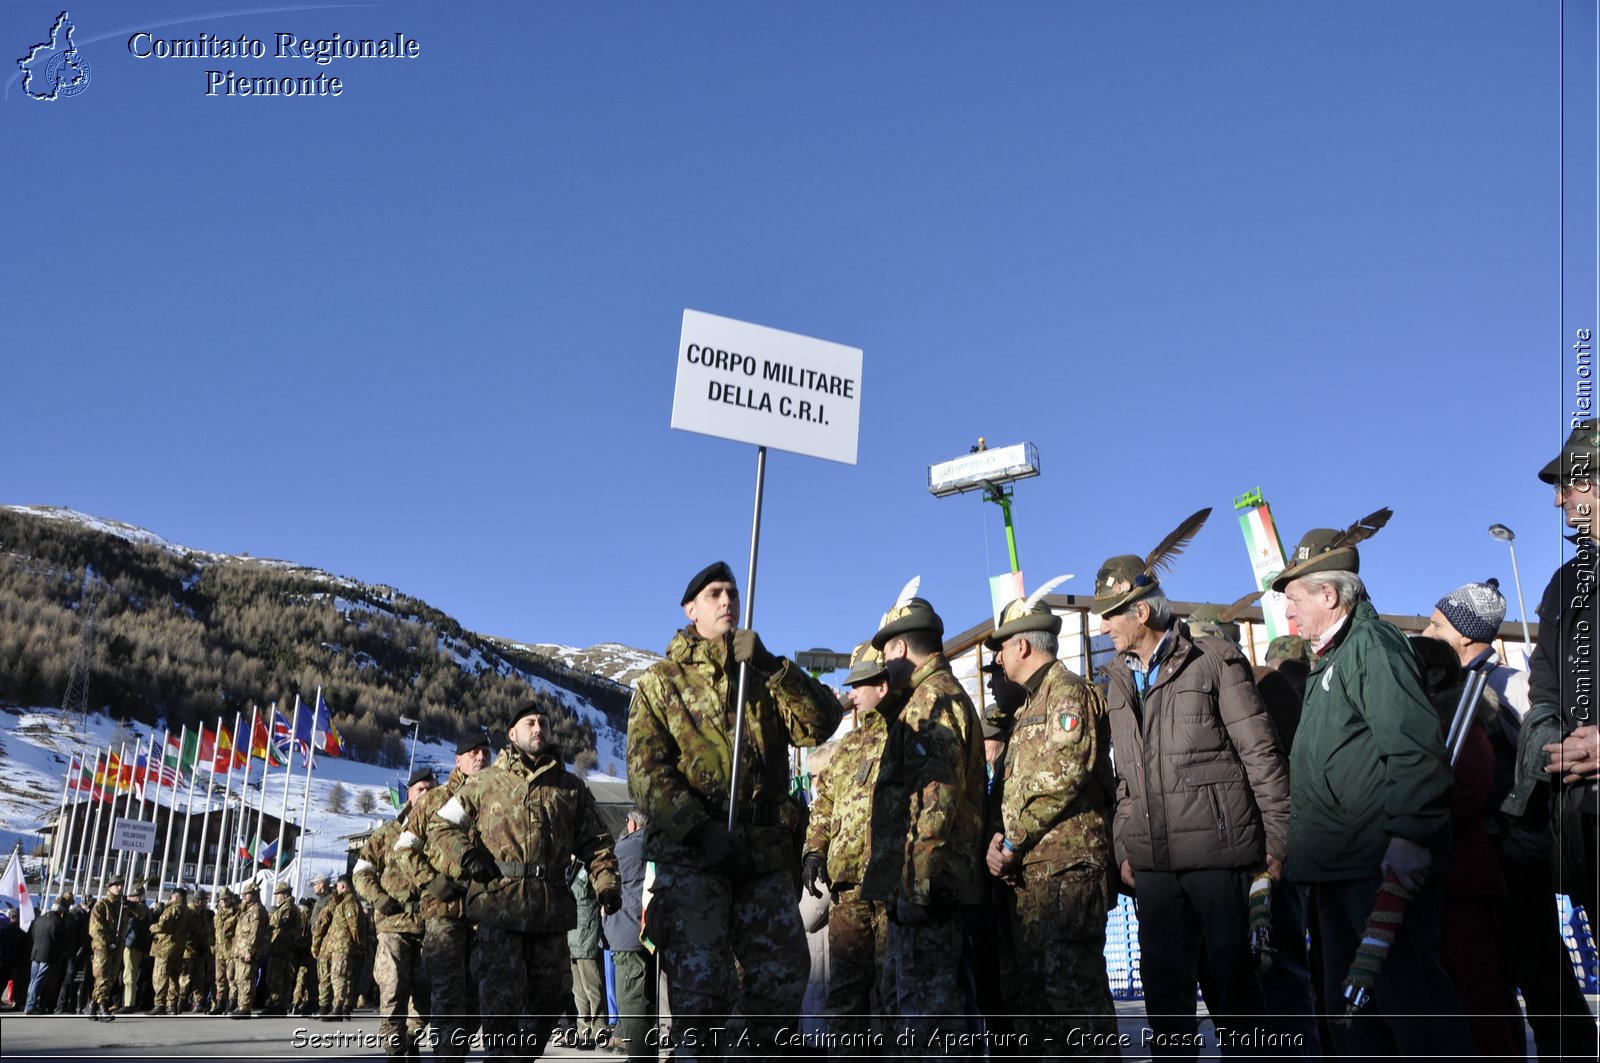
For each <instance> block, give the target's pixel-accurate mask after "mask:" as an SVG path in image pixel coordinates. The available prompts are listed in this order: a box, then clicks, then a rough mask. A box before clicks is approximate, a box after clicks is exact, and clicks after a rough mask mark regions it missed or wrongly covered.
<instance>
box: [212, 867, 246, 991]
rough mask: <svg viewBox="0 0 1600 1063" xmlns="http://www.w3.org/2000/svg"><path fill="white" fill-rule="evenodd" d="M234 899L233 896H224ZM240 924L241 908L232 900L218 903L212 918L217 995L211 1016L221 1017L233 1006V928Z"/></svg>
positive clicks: (229, 894) (228, 894)
mask: <svg viewBox="0 0 1600 1063" xmlns="http://www.w3.org/2000/svg"><path fill="white" fill-rule="evenodd" d="M223 896H225V897H230V898H231V897H232V896H233V894H231V893H227V894H224V895H223ZM238 922H239V906H238V904H236V903H235V902H234V901H232V900H222V901H218V903H217V910H216V912H215V913H213V914H212V916H211V929H212V946H211V949H212V958H213V966H214V967H215V968H216V983H217V993H216V1000H215V1001H214V1002H213V1003H212V1005H211V1014H213V1015H220V1014H222V1013H223V1012H224V1011H227V1010H228V1009H229V1008H230V1007H232V1006H233V1002H234V1000H235V997H234V995H233V988H234V986H233V971H232V963H233V928H234V927H235V926H236V925H237V924H238Z"/></svg>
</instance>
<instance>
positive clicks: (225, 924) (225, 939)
mask: <svg viewBox="0 0 1600 1063" xmlns="http://www.w3.org/2000/svg"><path fill="white" fill-rule="evenodd" d="M238 924H239V909H237V908H218V909H217V910H216V911H215V912H214V913H212V916H211V927H212V935H213V938H214V940H215V945H214V946H213V948H214V949H215V950H216V954H217V955H218V956H232V955H233V928H234V927H235V926H237V925H238Z"/></svg>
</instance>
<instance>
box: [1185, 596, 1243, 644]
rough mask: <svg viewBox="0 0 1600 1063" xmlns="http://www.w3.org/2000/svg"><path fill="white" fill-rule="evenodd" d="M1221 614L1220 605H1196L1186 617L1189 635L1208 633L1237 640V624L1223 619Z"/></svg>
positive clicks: (1214, 636) (1219, 637)
mask: <svg viewBox="0 0 1600 1063" xmlns="http://www.w3.org/2000/svg"><path fill="white" fill-rule="evenodd" d="M1222 614H1223V608H1222V607H1221V606H1220V605H1210V604H1207V605H1199V606H1196V607H1195V609H1194V611H1193V612H1191V613H1190V614H1189V617H1188V624H1189V633H1190V634H1191V635H1210V636H1211V637H1212V638H1218V639H1226V640H1227V641H1229V642H1238V641H1239V625H1238V624H1235V623H1234V622H1233V621H1231V620H1224V619H1223V618H1222Z"/></svg>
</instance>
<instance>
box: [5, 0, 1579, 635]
mask: <svg viewBox="0 0 1600 1063" xmlns="http://www.w3.org/2000/svg"><path fill="white" fill-rule="evenodd" d="M462 6H463V5H448V6H447V5H442V4H428V3H386V2H380V3H374V4H367V5H363V6H353V5H348V6H337V7H333V6H330V7H323V8H318V7H317V6H316V5H304V6H302V7H299V8H288V7H282V8H274V7H273V6H272V5H266V4H263V5H256V6H248V5H221V4H218V5H208V4H188V5H184V6H176V7H174V6H160V5H144V4H139V3H120V2H119V3H115V4H110V3H99V4H95V5H73V6H72V7H71V8H70V10H71V13H72V16H73V21H74V22H75V24H76V26H77V37H76V41H77V43H78V46H79V49H80V51H81V53H82V55H83V57H84V58H85V59H86V60H87V61H88V63H89V64H90V68H91V71H92V80H91V83H90V84H89V86H88V87H87V88H86V89H85V90H84V91H83V92H81V93H80V94H78V95H76V96H73V97H71V98H67V99H60V100H56V101H54V102H49V103H43V102H39V101H35V100H31V99H28V98H26V97H25V96H24V95H23V94H22V92H21V90H20V85H19V81H18V78H17V76H16V73H15V64H14V62H13V60H14V59H15V58H16V57H18V56H21V55H24V54H25V53H26V51H27V49H28V47H29V46H30V45H32V44H34V43H37V42H38V41H39V40H41V39H43V38H44V37H45V36H46V35H47V34H48V31H49V27H50V25H51V23H52V22H53V20H54V19H55V17H56V14H57V13H58V12H59V10H60V7H59V6H39V5H33V4H26V3H21V4H17V3H13V4H8V5H7V8H6V12H5V15H4V22H3V25H4V27H5V34H6V48H7V52H6V55H7V59H8V67H7V73H8V74H9V75H10V80H9V82H7V85H6V90H5V99H4V101H3V104H0V123H3V139H4V144H5V154H6V157H7V159H8V161H9V163H10V165H8V166H7V167H6V168H5V170H4V174H3V176H0V203H3V204H4V208H5V209H4V212H3V217H4V221H5V224H4V229H5V237H6V239H5V241H4V243H5V246H6V247H7V248H8V249H9V251H10V252H11V253H10V254H8V255H6V256H5V261H4V265H0V291H3V292H4V304H3V305H4V307H5V313H4V315H3V316H4V320H5V321H6V322H7V333H8V334H7V337H6V339H5V341H4V347H5V349H6V350H7V355H6V357H5V358H4V363H3V375H0V381H3V387H4V390H5V395H6V397H7V400H8V401H7V402H6V403H5V416H4V420H3V422H0V424H3V428H0V445H3V448H4V452H5V459H4V461H3V462H0V502H6V503H17V504H52V505H64V506H70V507H72V508H75V509H79V510H83V511H86V512H89V513H93V514H96V515H99V516H105V517H113V518H117V519H121V520H126V521H130V522H133V523H136V524H140V525H143V526H145V527H148V528H150V529H151V530H153V531H155V532H157V533H158V534H160V535H162V536H164V537H166V538H168V539H170V540H172V541H175V542H180V543H184V544H186V545H190V546H194V547H198V548H203V549H209V550H218V551H230V552H239V551H246V550H248V551H249V552H250V553H252V554H255V555H258V556H271V557H282V558H289V559H293V560H295V561H299V562H302V563H306V564H310V565H316V566H320V567H322V568H326V569H329V570H331V571H334V572H337V573H341V574H344V575H349V576H353V577H356V578H359V579H362V580H366V581H371V582H383V583H389V584H393V585H395V586H397V587H399V588H401V589H402V590H404V591H406V592H408V593H411V594H414V595H417V596H419V597H421V598H424V599H427V600H428V601H430V602H432V603H434V604H436V605H438V606H439V607H441V608H443V609H445V610H447V611H449V612H451V613H453V614H454V615H455V616H457V617H458V618H459V619H460V620H461V621H462V623H464V624H465V625H466V626H467V627H469V628H472V629H474V630H478V631H483V632H488V633H493V634H499V635H505V636H510V637H515V638H519V639H524V640H528V641H560V642H567V643H572V644H577V645H586V644H589V643H593V642H599V641H620V642H626V643H630V644H633V645H638V646H642V647H645V648H649V649H656V650H659V649H661V648H662V647H664V646H665V644H666V641H667V639H668V638H669V637H670V634H671V632H672V630H673V629H674V628H675V627H676V626H678V625H680V624H681V623H682V620H683V618H682V613H681V611H680V610H679V608H678V606H677V599H678V597H679V594H680V592H681V590H682V587H683V584H684V581H685V580H686V579H687V577H688V576H689V574H690V573H692V572H694V571H695V570H697V569H699V568H700V567H701V566H703V565H705V564H706V563H708V562H710V561H712V560H715V559H718V558H723V559H726V560H727V561H729V562H730V563H731V564H732V565H733V567H734V568H735V570H736V571H738V572H740V573H741V574H742V573H743V572H744V570H745V566H746V564H747V560H748V557H747V551H748V546H749V537H750V516H751V496H752V488H753V485H754V475H755V452H754V450H753V448H751V447H750V446H747V445H744V444H738V443H733V442H727V441H723V440H717V439H712V438H706V437H703V436H697V435H691V434H687V433H683V432H675V431H672V430H671V429H670V428H669V426H668V425H669V417H670V412H671V402H672V390H673V375H674V369H675V360H676V353H677V351H676V348H677V343H678V331H679V326H680V320H681V316H682V312H683V309H684V308H685V307H693V308H696V309H699V310H704V311H708V312H711V313H714V314H721V315H725V316H729V317H736V318H741V319H744V320H747V321H753V322H758V323H760V324H764V325H769V326H772V327H775V328H780V329H786V330H789V331H792V332H798V333H802V334H806V335H811V336H816V337H820V338H824V339H828V340H832V341H835V342H838V343H843V344H847V345H850V346H854V347H860V348H862V349H863V350H864V351H865V358H864V368H863V373H862V382H861V396H862V420H861V429H860V460H859V463H858V464H857V465H855V466H846V465H841V464H836V463H832V462H825V461H819V460H816V459H810V458H803V457H798V456H794V455H790V454H784V453H777V452H774V453H773V454H772V455H771V457H770V460H769V462H768V469H767V490H766V508H765V514H764V522H763V539H762V548H761V567H760V575H759V582H758V586H757V600H756V621H757V623H756V626H757V628H758V629H759V630H761V631H762V633H763V635H764V637H765V639H766V641H767V642H768V644H769V645H770V646H772V647H773V648H774V649H776V650H779V651H781V652H792V651H793V650H795V649H798V648H803V647H809V646H815V645H826V646H833V647H836V648H847V647H848V646H849V645H851V644H853V643H855V642H857V641H860V640H861V639H862V638H865V637H866V636H868V635H869V634H870V633H871V631H872V630H873V628H874V627H875V625H876V622H877V620H878V618H879V616H880V614H881V613H882V612H883V611H884V610H885V609H886V608H887V607H888V605H889V604H890V602H891V600H892V599H893V596H894V595H895V593H896V592H897V591H898V590H899V588H900V586H901V585H902V584H903V583H904V582H905V581H906V579H907V578H909V577H910V576H911V575H913V574H918V573H920V574H921V575H922V577H923V590H924V593H925V595H926V596H927V597H929V598H930V599H931V600H932V601H933V602H934V603H935V605H936V606H937V607H938V608H939V609H940V611H941V612H942V613H943V614H944V615H945V617H946V620H947V623H948V625H949V627H950V628H951V629H953V630H954V629H961V628H965V627H967V626H970V625H971V624H974V623H977V622H978V621H980V620H981V619H982V618H983V617H984V616H985V615H986V614H987V612H988V609H989V604H988V588H987V577H988V576H989V575H990V574H993V573H996V572H999V571H1001V570H1002V569H1003V568H1004V567H1005V565H1006V561H1005V543H1004V535H1003V531H1002V526H1001V522H1000V514H999V511H998V509H997V508H996V507H994V506H992V505H985V504H983V503H981V502H980V501H978V500H977V498H976V497H975V496H965V497H961V498H954V499H943V500H939V499H934V498H933V497H932V496H930V495H929V494H928V493H927V489H926V471H927V466H928V465H929V464H930V463H933V462H937V461H941V460H945V459H948V458H952V457H956V456H958V455H960V454H963V453H965V452H966V450H967V449H968V447H969V446H970V445H971V444H972V443H973V442H975V441H976V439H977V438H978V437H979V436H980V435H981V436H985V437H987V439H988V440H989V442H990V443H991V444H994V445H1000V444H1005V443H1012V442H1020V441H1024V440H1026V441H1030V442H1033V443H1035V444H1037V446H1038V447H1039V451H1040V454H1041V463H1042V466H1043V468H1044V474H1043V475H1042V476H1041V477H1040V478H1038V479H1035V480H1031V481H1028V482H1026V483H1023V484H1020V485H1018V487H1017V492H1016V510H1015V512H1016V523H1017V535H1018V543H1019V548H1020V551H1021V560H1022V567H1023V569H1024V571H1025V573H1026V574H1027V575H1028V577H1029V583H1030V586H1031V585H1037V583H1039V582H1042V581H1043V580H1044V579H1046V578H1048V577H1050V576H1053V575H1056V574H1058V573H1062V572H1073V573H1076V574H1077V578H1076V579H1075V580H1074V581H1072V582H1071V583H1069V584H1067V585H1066V586H1065V587H1063V588H1062V590H1063V591H1064V592H1065V591H1070V592H1076V593H1090V592H1091V590H1092V582H1093V578H1094V573H1095V570H1096V569H1097V567H1098V566H1099V564H1100V563H1101V561H1102V560H1103V559H1104V558H1106V557H1107V556H1108V555H1111V554H1118V553H1125V552H1144V551H1146V550H1148V549H1149V548H1150V547H1151V546H1152V545H1154V543H1155V542H1156V541H1157V540H1158V539H1159V538H1160V537H1161V536H1162V535H1163V534H1165V533H1166V532H1167V531H1168V530H1169V529H1170V528H1171V527H1172V526H1173V525H1175V524H1176V523H1177V522H1178V520H1179V519H1181V518H1182V517H1184V516H1185V515H1187V514H1188V513H1190V512H1192V511H1194V510H1195V509H1198V508H1200V507H1202V506H1207V505H1209V506H1213V507H1215V509H1216V512H1215V514H1214V516H1213V518H1212V521H1211V524H1210V525H1209V526H1208V527H1207V528H1206V529H1205V530H1204V531H1203V532H1202V533H1201V535H1200V537H1199V539H1198V540H1197V541H1196V542H1195V543H1194V545H1193V546H1192V547H1191V548H1190V549H1189V551H1188V552H1187V553H1186V554H1185V556H1184V558H1183V559H1182V560H1181V561H1180V563H1179V564H1178V565H1177V566H1176V567H1175V569H1174V571H1173V572H1172V573H1171V575H1170V576H1169V577H1168V578H1167V580H1166V584H1167V586H1168V589H1169V591H1170V592H1171V593H1172V595H1173V596H1174V597H1176V598H1182V599H1193V600H1212V601H1219V602H1228V601H1231V600H1233V599H1234V598H1235V597H1237V596H1239V595H1240V594H1243V593H1244V592H1245V591H1246V590H1248V589H1250V587H1251V586H1252V584H1251V577H1250V570H1249V565H1248V559H1247V557H1246V554H1245V549H1244V545H1243V539H1242V537H1241V535H1240V533H1239V530H1238V526H1237V524H1236V523H1235V521H1234V519H1233V515H1232V512H1231V501H1232V499H1233V498H1234V496H1236V495H1238V494H1239V493H1241V492H1243V491H1246V490H1248V489H1250V488H1253V487H1256V486H1260V487H1261V488H1262V490H1263V491H1264V493H1265V495H1266V497H1267V499H1268V500H1269V501H1270V502H1271V503H1272V506H1273V510H1274V513H1275V516H1276V517H1277V520H1278V522H1279V525H1280V528H1281V529H1282V531H1283V534H1284V537H1285V539H1286V542H1285V544H1284V545H1285V547H1286V548H1290V549H1292V547H1293V543H1294V540H1295V539H1297V538H1298V536H1299V535H1300V534H1301V533H1302V532H1303V531H1304V530H1306V529H1307V528H1309V527H1313V526H1333V525H1343V524H1345V523H1348V522H1349V521H1352V520H1354V519H1355V518H1357V517H1359V516H1361V515H1363V514H1365V513H1367V512H1369V511H1371V510H1373V509H1376V508H1378V507H1379V506H1383V505H1388V506H1392V507H1393V508H1394V510H1395V514H1396V515H1395V518H1394V520H1393V522H1392V523H1391V524H1390V526H1389V528H1388V529H1387V530H1385V531H1384V532H1383V533H1382V534H1381V535H1380V536H1379V537H1378V538H1376V539H1375V540H1373V542H1372V543H1371V544H1370V546H1369V547H1368V548H1366V549H1365V550H1364V552H1363V560H1364V564H1363V574H1364V575H1365V576H1366V577H1367V579H1368V582H1369V584H1370V586H1371V589H1372V591H1373V595H1374V598H1375V600H1376V602H1377V604H1378V606H1379V608H1380V609H1383V610H1385V611H1390V612H1402V613H1412V612H1420V613H1426V612H1427V611H1428V610H1429V609H1431V607H1432V604H1433V602H1434V601H1435V600H1436V599H1438V598H1439V597H1440V596H1442V595H1443V594H1444V593H1445V592H1447V591H1448V590H1450V589H1452V588H1454V587H1455V586H1457V585H1459V584H1461V583H1463V582H1466V581H1468V580H1477V579H1482V578H1484V577H1487V576H1490V575H1494V576H1498V577H1499V578H1500V579H1501V580H1502V582H1503V584H1504V585H1505V589H1506V590H1507V591H1508V592H1510V590H1511V571H1510V564H1509V560H1508V557H1507V553H1506V550H1505V547H1504V545H1503V544H1501V543H1498V542H1496V541H1494V540H1492V539H1491V538H1490V537H1489V536H1488V535H1487V534H1486V532H1485V529H1486V528H1487V526H1488V525H1489V524H1490V523H1492V522H1496V521H1499V522H1503V523H1506V524H1508V525H1510V526H1511V527H1513V528H1514V529H1516V531H1517V533H1518V543H1517V545H1518V555H1519V560H1520V562H1521V565H1522V571H1523V575H1524V580H1525V583H1526V585H1527V587H1526V589H1527V595H1528V598H1529V602H1528V605H1529V607H1530V608H1532V607H1533V605H1534V604H1535V603H1536V599H1537V596H1538V593H1539V590H1540V589H1541V588H1542V587H1543V584H1544V582H1545V580H1546V579H1547V578H1548V575H1549V573H1550V571H1551V570H1552V569H1553V568H1554V567H1555V566H1556V565H1557V564H1558V563H1559V562H1560V560H1561V559H1562V558H1563V557H1564V556H1565V555H1564V553H1563V551H1564V549H1565V547H1564V544H1563V542H1562V540H1561V538H1560V534H1561V525H1560V520H1559V512H1558V511H1557V510H1556V509H1555V508H1554V507H1553V506H1552V505H1551V504H1550V494H1549V492H1548V491H1547V490H1546V489H1545V488H1544V486H1543V485H1542V484H1540V483H1539V482H1538V481H1537V480H1536V479H1535V478H1534V474H1535V473H1536V471H1537V469H1538V468H1539V467H1540V466H1541V465H1542V464H1543V463H1544V462H1545V461H1547V460H1548V459H1549V458H1550V457H1552V456H1553V455H1554V454H1555V452H1556V451H1557V449H1559V446H1560V444H1561V441H1562V439H1564V438H1565V435H1566V427H1565V425H1566V419H1567V416H1568V412H1569V407H1570V406H1571V398H1570V396H1571V392H1572V378H1573V372H1574V370H1573V360H1572V355H1571V352H1570V351H1568V349H1567V345H1568V344H1569V343H1570V342H1571V338H1572V332H1573V330H1574V329H1576V328H1578V327H1590V328H1593V327H1594V325H1595V321H1594V317H1595V310H1596V285H1595V187H1596V185H1595V135H1594V130H1595V107H1594V101H1595V78H1594V53H1595V49H1594V41H1595V23H1594V7H1593V5H1592V4H1589V5H1585V4H1581V3H1576V2H1571V3H1568V4H1567V25H1566V34H1567V39H1568V52H1567V82H1568V84H1567V91H1566V94H1565V99H1566V123H1567V132H1566V138H1565V142H1566V157H1565V165H1564V170H1563V160H1562V155H1561V150H1562V136H1561V133H1562V128H1561V122H1560V117H1561V111H1560V108H1561V105H1562V93H1561V87H1562V86H1561V78H1560V69H1561V67H1560V57H1561V26H1560V7H1559V6H1558V5H1556V4H1551V3H1545V4H1504V3H1498V2H1486V0H1484V2H1480V0H1470V2H1460V0H1454V2H1438V3H1431V2H1421V0H1406V2H1402V3H1376V2H1373V3H1361V2H1340V3H1316V4H1295V5H1286V4H1278V3H1269V2H1260V3H1244V2H1218V3H1212V4H1204V5H1193V4H1183V3H1177V2H1149V3H1119V4H1113V3H1089V2H1084V3H1073V4H1065V3H1016V4H1008V5H1005V6H1004V7H996V6H994V5H978V4H971V3H962V4H958V3H932V4H929V3H917V4H911V3H899V2H883V3H875V4H870V5H861V4H844V3H807V4H799V3H763V4H747V3H731V2H730V3H711V2H704V3H678V4H659V3H616V2H598V3H591V2H583V3H580V2H568V0H563V2H544V3H532V4H512V3H497V4H482V5H471V6H468V7H466V9H465V10H458V9H457V8H459V7H462ZM240 11H254V12H258V13H254V14H232V13H230V12H240ZM261 12H270V13H261ZM178 19H187V20H188V21H184V22H181V23H175V20H178ZM174 23H175V24H174ZM139 30H149V31H150V32H152V33H153V34H154V35H155V36H157V37H161V38H163V39H166V38H172V37H191V38H192V37H194V36H196V35H198V34H199V33H202V32H206V33H210V34H212V35H214V36H220V37H237V36H238V35H240V34H246V35H249V36H251V37H257V38H261V39H263V40H264V42H265V44H266V47H267V48H268V50H269V58H267V59H264V60H253V59H246V60H232V59H210V60H207V59H167V60H161V59H154V58H151V59H138V58H135V57H134V56H133V55H131V54H130V52H129V48H128V41H127V39H128V37H129V36H130V35H131V34H132V33H134V32H136V31H139ZM280 31H285V32H293V33H296V34H297V35H298V36H301V37H320V36H326V35H329V34H331V33H333V32H338V33H340V34H342V35H343V36H345V37H363V36H366V37H374V36H378V37H381V36H388V35H392V34H393V33H395V32H400V33H404V34H406V35H407V36H408V37H411V38H414V39H416V40H417V41H418V42H419V45H420V49H421V54H420V56H419V57H418V58H416V59H410V60H393V61H380V60H340V61H337V62H334V63H332V64H330V65H328V66H325V67H318V66H316V65H315V64H312V63H309V62H305V61H293V60H276V59H273V58H271V57H270V52H271V49H272V47H273V34H275V33H277V32H280ZM208 69H221V70H227V69H233V70H235V71H236V72H238V73H240V74H249V75H255V76H265V75H271V76H284V75H293V76H310V75H314V74H317V73H326V74H330V75H333V76H337V77H340V78H341V79H342V81H343V82H344V86H345V87H344V92H343V95H341V96H340V97H338V98H331V97H324V98H295V99H286V98H239V97H234V98H226V97H207V96H206V94H205V92H206V85H207V76H206V73H205V71H206V70H208ZM1563 181H1564V182H1565V184H1563ZM1563 187H1564V188H1565V214H1564V215H1563V213H1562V211H1563V205H1562V201H1561V191H1562V189H1563ZM1563 231H1565V236H1566V240H1565V283H1566V290H1565V311H1564V312H1565V315H1566V317H1565V320H1563V317H1562V314H1563V300H1562V296H1563V290H1562V285H1561V279H1562V277H1563V272H1562V271H1563V244H1562V235H1563ZM1512 614H1513V616H1515V614H1516V606H1515V602H1514V601H1513V604H1512Z"/></svg>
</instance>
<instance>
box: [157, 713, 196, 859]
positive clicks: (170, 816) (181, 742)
mask: <svg viewBox="0 0 1600 1063" xmlns="http://www.w3.org/2000/svg"><path fill="white" fill-rule="evenodd" d="M188 744H189V725H188V724H184V725H183V728H182V729H181V730H180V731H179V732H178V767H177V770H178V778H179V780H180V781H181V780H182V779H183V747H184V746H186V745H188ZM166 755H167V751H166V750H165V749H163V750H162V751H161V757H162V766H163V767H165V766H166ZM189 782H190V785H191V786H192V785H193V783H194V775H193V774H191V775H190V776H189ZM172 791H173V792H172V804H171V805H169V806H168V807H167V836H166V838H165V839H164V840H163V841H162V843H161V872H160V878H159V880H158V881H160V882H163V883H164V882H166V881H167V860H168V858H169V857H171V855H172V821H173V820H174V819H176V818H177V815H178V792H177V791H178V788H177V787H176V786H174V787H173V788H172ZM191 792H192V791H191ZM178 859H179V860H182V859H183V857H182V855H181V854H180V855H179V857H178ZM149 870H150V869H149V867H146V868H145V872H146V873H148V872H149ZM159 888H160V887H159V886H158V887H157V889H159Z"/></svg>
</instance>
